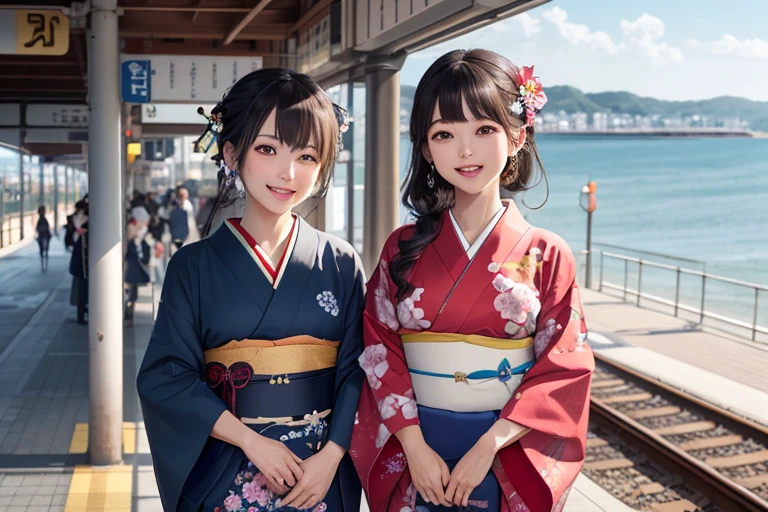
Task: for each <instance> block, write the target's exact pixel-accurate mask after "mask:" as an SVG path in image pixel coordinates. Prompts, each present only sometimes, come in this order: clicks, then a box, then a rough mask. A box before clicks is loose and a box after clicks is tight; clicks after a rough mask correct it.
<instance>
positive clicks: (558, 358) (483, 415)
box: [350, 50, 594, 512]
mask: <svg viewBox="0 0 768 512" xmlns="http://www.w3.org/2000/svg"><path fill="white" fill-rule="evenodd" d="M545 102H546V96H545V95H544V92H543V90H542V86H541V84H540V83H539V80H538V78H536V77H534V76H533V67H531V68H527V67H524V68H522V69H519V68H517V67H516V66H515V65H513V64H512V63H511V62H509V61H508V60H507V59H505V58H504V57H501V56H500V55H498V54H496V53H493V52H489V51H486V50H472V51H463V50H457V51H453V52H450V53H448V54H446V55H444V56H443V57H441V58H440V59H438V60H437V61H436V62H435V63H434V64H432V66H430V68H429V69H428V70H427V72H426V74H425V75H424V77H422V79H421V81H420V82H419V85H418V87H417V89H416V94H415V99H414V105H413V112H412V115H411V126H410V134H411V141H412V143H413V150H412V154H411V160H410V161H411V166H410V169H409V171H408V175H407V177H406V181H405V184H404V187H403V190H404V194H403V202H404V204H405V205H406V207H408V209H409V210H410V211H411V213H412V215H413V216H414V218H415V219H416V223H415V225H407V226H404V227H402V228H399V229H398V230H397V231H395V232H394V233H393V234H392V235H391V236H390V237H389V239H388V240H387V242H386V244H385V246H384V249H383V251H382V254H381V258H380V261H379V264H378V266H377V268H376V270H375V271H374V273H373V276H372V277H371V280H370V282H369V283H368V285H367V290H368V293H367V298H366V309H365V323H364V325H365V327H364V329H365V335H364V339H365V351H364V353H363V355H362V357H361V358H360V362H361V365H362V367H363V368H364V370H365V372H366V376H367V381H368V385H366V386H364V388H363V393H362V396H361V399H360V409H359V413H358V422H356V424H355V430H354V434H353V440H352V445H351V448H350V453H353V454H354V461H355V464H356V466H357V469H358V473H359V475H360V477H361V479H362V480H363V485H364V487H365V491H366V494H367V497H368V501H369V503H370V509H371V511H372V512H384V511H391V510H398V511H399V510H411V511H412V510H417V511H419V510H421V511H444V510H445V511H447V510H456V509H459V510H464V511H480V510H484V511H489V512H494V511H495V512H499V511H508V510H510V511H530V512H544V511H547V512H549V511H559V510H561V509H562V507H563V506H564V504H565V500H566V498H567V495H568V491H569V489H570V486H571V485H572V484H573V482H574V480H575V479H576V476H577V475H578V473H579V470H580V469H581V467H582V464H583V462H584V447H585V442H586V435H587V415H588V411H589V382H590V377H591V374H592V371H593V369H594V360H593V356H592V352H591V350H590V348H589V345H587V343H586V338H587V331H586V325H585V322H584V315H583V313H582V308H581V302H580V300H579V289H578V286H577V285H576V275H575V273H576V263H575V261H574V257H573V254H572V253H571V250H570V249H569V247H568V245H567V244H566V243H565V242H564V241H563V240H562V239H561V238H560V237H558V236H557V235H555V234H553V233H551V232H549V231H545V230H543V229H540V228H536V227H532V226H531V225H529V224H528V223H527V222H526V221H525V219H524V218H523V216H522V215H521V213H520V211H519V210H518V208H517V206H516V204H515V203H514V202H512V201H508V202H503V201H502V200H501V197H500V188H501V187H503V188H505V189H507V190H509V191H511V192H520V191H523V190H527V189H528V187H529V184H530V183H531V181H532V178H533V176H534V173H535V171H536V170H537V169H540V170H541V171H542V172H543V169H542V168H541V161H540V159H539V153H538V149H537V148H536V143H535V141H534V130H533V126H534V121H535V118H536V114H537V113H538V112H539V109H541V108H542V107H543V106H544V103H545ZM393 503H394V504H397V506H396V507H395V508H392V505H391V504H393ZM401 507H402V508H401ZM454 507H456V508H454Z"/></svg>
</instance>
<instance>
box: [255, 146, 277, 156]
mask: <svg viewBox="0 0 768 512" xmlns="http://www.w3.org/2000/svg"><path fill="white" fill-rule="evenodd" d="M256 151H258V152H259V153H263V154H265V155H276V154H277V151H275V148H273V147H272V146H268V145H266V144H264V145H261V146H257V147H256Z"/></svg>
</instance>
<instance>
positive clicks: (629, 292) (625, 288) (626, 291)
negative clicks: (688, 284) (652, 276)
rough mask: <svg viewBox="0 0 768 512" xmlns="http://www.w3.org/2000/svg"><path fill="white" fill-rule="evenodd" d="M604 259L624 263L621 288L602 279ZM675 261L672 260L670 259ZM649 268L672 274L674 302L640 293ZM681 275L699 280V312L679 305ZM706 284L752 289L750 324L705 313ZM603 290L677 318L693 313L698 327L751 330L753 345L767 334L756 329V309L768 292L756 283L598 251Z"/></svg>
mask: <svg viewBox="0 0 768 512" xmlns="http://www.w3.org/2000/svg"><path fill="white" fill-rule="evenodd" d="M606 258H612V259H615V260H619V261H623V262H624V282H623V285H617V284H613V283H610V282H607V281H605V279H604V269H605V259H606ZM670 258H672V257H670ZM673 259H674V258H673ZM630 263H634V264H636V265H637V289H636V290H633V289H631V288H629V264H630ZM644 267H646V268H648V267H650V268H657V269H663V270H668V271H670V272H674V273H675V300H674V301H671V300H668V299H664V298H662V297H657V296H655V295H651V294H649V293H643V291H642V286H643V268H644ZM683 275H688V276H695V277H699V278H701V296H700V298H699V306H698V308H696V307H692V306H689V305H686V304H683V303H682V302H681V301H680V291H681V288H680V278H681V276H683ZM708 281H716V282H720V283H726V284H729V285H733V286H738V287H741V288H746V289H751V290H753V292H754V302H753V310H752V322H751V323H750V322H744V321H741V320H737V319H735V318H731V317H729V316H726V315H720V314H717V313H713V312H711V311H707V310H706V309H705V305H706V299H707V297H706V290H707V282H708ZM603 287H605V288H609V289H613V290H618V291H620V292H622V294H623V295H622V298H623V300H625V301H626V300H627V296H633V295H634V296H635V300H636V303H637V305H638V306H639V305H640V299H641V298H642V299H646V300H649V301H652V302H656V303H659V304H664V305H666V306H672V307H673V308H674V315H675V316H678V314H679V312H680V311H686V312H688V313H693V314H695V315H698V316H699V323H703V321H704V319H705V318H711V319H713V320H717V321H719V322H724V323H727V324H730V325H733V326H737V327H741V328H745V329H748V330H750V332H751V339H752V340H753V341H755V340H756V338H757V333H761V334H768V327H764V326H761V325H758V306H759V303H760V302H759V301H760V292H761V291H762V292H768V286H763V285H760V284H756V283H750V282H747V281H740V280H738V279H731V278H728V277H723V276H717V275H714V274H710V273H707V272H703V271H699V270H691V269H687V268H683V267H680V266H676V265H667V264H664V263H658V262H655V261H650V260H646V259H642V258H635V257H631V256H625V255H622V254H617V253H613V252H607V251H600V278H599V281H598V291H602V290H603Z"/></svg>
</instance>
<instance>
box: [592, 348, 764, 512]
mask: <svg viewBox="0 0 768 512" xmlns="http://www.w3.org/2000/svg"><path fill="white" fill-rule="evenodd" d="M595 358H596V360H597V368H596V370H595V373H594V376H593V379H592V403H591V407H590V434H589V438H588V439H587V458H586V463H585V466H584V472H585V473H586V474H587V475H588V476H590V477H591V478H592V479H593V480H596V481H597V482H598V483H600V484H601V485H603V486H604V487H609V489H608V490H609V491H610V492H611V493H612V494H614V495H615V496H617V497H619V498H620V499H622V500H623V501H624V502H625V503H627V504H628V505H630V506H632V507H633V508H636V509H640V510H654V511H659V512H661V511H663V512H677V511H679V512H682V511H698V510H703V511H705V512H714V511H719V510H724V511H727V512H730V511H734V512H742V511H744V512H749V511H768V428H766V427H765V426H762V425H760V424H757V423H754V422H751V421H749V420H746V419H743V418H740V417H738V416H736V415H735V414H733V413H730V412H729V411H726V410H724V409H721V408H719V407H717V406H713V405H711V404H708V403H706V402H704V401H702V400H700V399H697V398H696V397H693V396H691V395H688V394H686V393H684V392H682V391H680V390H677V389H675V388H672V387H670V386H667V385H665V384H663V383H659V382H658V381H656V380H653V379H651V378H648V377H645V376H644V375H642V374H639V373H637V372H635V371H633V370H631V369H630V368H627V367H624V366H622V365H619V364H616V363H613V362H610V361H608V360H606V359H605V358H603V357H601V356H600V355H599V354H595Z"/></svg>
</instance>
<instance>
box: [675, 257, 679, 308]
mask: <svg viewBox="0 0 768 512" xmlns="http://www.w3.org/2000/svg"><path fill="white" fill-rule="evenodd" d="M679 307H680V267H677V283H676V284H675V316H677V310H678V308H679Z"/></svg>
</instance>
